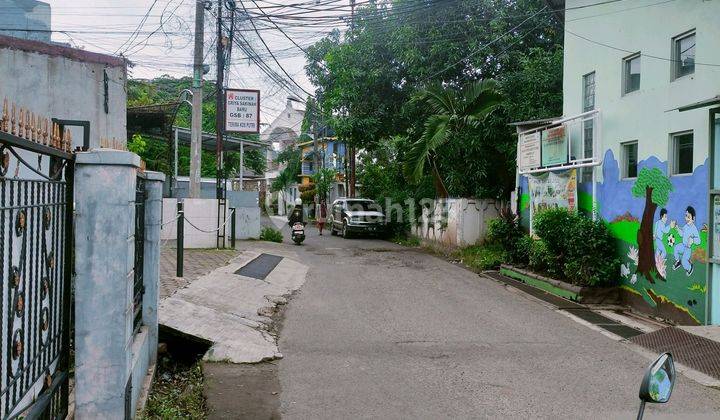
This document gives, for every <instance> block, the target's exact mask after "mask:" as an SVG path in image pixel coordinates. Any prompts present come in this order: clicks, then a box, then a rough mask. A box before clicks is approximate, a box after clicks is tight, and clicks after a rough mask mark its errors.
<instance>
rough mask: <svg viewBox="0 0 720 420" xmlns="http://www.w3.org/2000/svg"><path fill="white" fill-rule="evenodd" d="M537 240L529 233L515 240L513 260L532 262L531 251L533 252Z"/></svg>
mask: <svg viewBox="0 0 720 420" xmlns="http://www.w3.org/2000/svg"><path fill="white" fill-rule="evenodd" d="M535 242H536V241H535V240H534V239H533V238H531V237H530V236H528V235H522V236H521V237H519V238H518V239H517V240H516V241H515V247H514V250H513V252H512V255H511V257H512V260H513V262H514V263H515V264H522V265H528V264H530V253H531V252H532V248H533V245H534V244H535Z"/></svg>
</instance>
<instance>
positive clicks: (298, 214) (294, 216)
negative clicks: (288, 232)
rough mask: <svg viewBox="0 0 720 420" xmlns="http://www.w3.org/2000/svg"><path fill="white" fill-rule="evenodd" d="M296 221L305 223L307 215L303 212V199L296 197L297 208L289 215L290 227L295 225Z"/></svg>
mask: <svg viewBox="0 0 720 420" xmlns="http://www.w3.org/2000/svg"><path fill="white" fill-rule="evenodd" d="M295 223H302V224H305V217H304V214H303V208H302V199H300V198H296V199H295V208H293V211H292V213H290V215H289V216H288V224H289V225H290V227H292V225H294V224H295Z"/></svg>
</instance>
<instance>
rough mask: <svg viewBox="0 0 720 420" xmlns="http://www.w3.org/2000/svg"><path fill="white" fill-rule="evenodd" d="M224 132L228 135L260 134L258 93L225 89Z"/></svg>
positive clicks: (257, 91)
mask: <svg viewBox="0 0 720 420" xmlns="http://www.w3.org/2000/svg"><path fill="white" fill-rule="evenodd" d="M225 131H226V132H228V133H255V134H257V133H259V132H260V91H259V90H255V89H225Z"/></svg>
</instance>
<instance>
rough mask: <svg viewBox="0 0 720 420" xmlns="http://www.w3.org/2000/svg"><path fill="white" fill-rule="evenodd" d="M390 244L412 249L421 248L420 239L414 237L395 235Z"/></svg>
mask: <svg viewBox="0 0 720 420" xmlns="http://www.w3.org/2000/svg"><path fill="white" fill-rule="evenodd" d="M390 242H393V243H396V244H398V245H402V246H407V247H411V248H416V247H419V246H420V238H418V237H417V236H413V235H395V236H393V237H391V238H390Z"/></svg>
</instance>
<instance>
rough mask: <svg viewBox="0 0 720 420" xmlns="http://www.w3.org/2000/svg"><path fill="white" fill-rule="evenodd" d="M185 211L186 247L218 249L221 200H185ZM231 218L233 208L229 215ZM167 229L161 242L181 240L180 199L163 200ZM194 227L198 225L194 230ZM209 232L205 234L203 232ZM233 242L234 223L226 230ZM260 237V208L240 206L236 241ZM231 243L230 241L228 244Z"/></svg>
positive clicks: (236, 221)
mask: <svg viewBox="0 0 720 420" xmlns="http://www.w3.org/2000/svg"><path fill="white" fill-rule="evenodd" d="M183 208H184V210H185V225H184V247H185V248H186V249H189V248H215V247H216V246H217V233H216V229H217V217H218V201H217V200H216V199H207V198H185V199H183ZM225 214H226V215H228V216H229V215H230V210H229V208H228V209H227V211H226V212H225ZM162 216H163V227H162V231H161V239H162V240H163V241H170V240H175V239H177V221H176V217H177V199H176V198H165V199H163V210H162ZM190 223H192V225H195V226H197V228H196V227H194V226H192V225H191V224H190ZM198 228H199V229H200V230H198ZM203 231H205V232H203ZM225 233H226V235H227V238H228V240H229V239H230V221H229V220H228V222H227V227H226V229H225ZM259 237H260V208H259V207H238V208H236V210H235V239H250V238H259ZM226 243H227V242H226Z"/></svg>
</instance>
